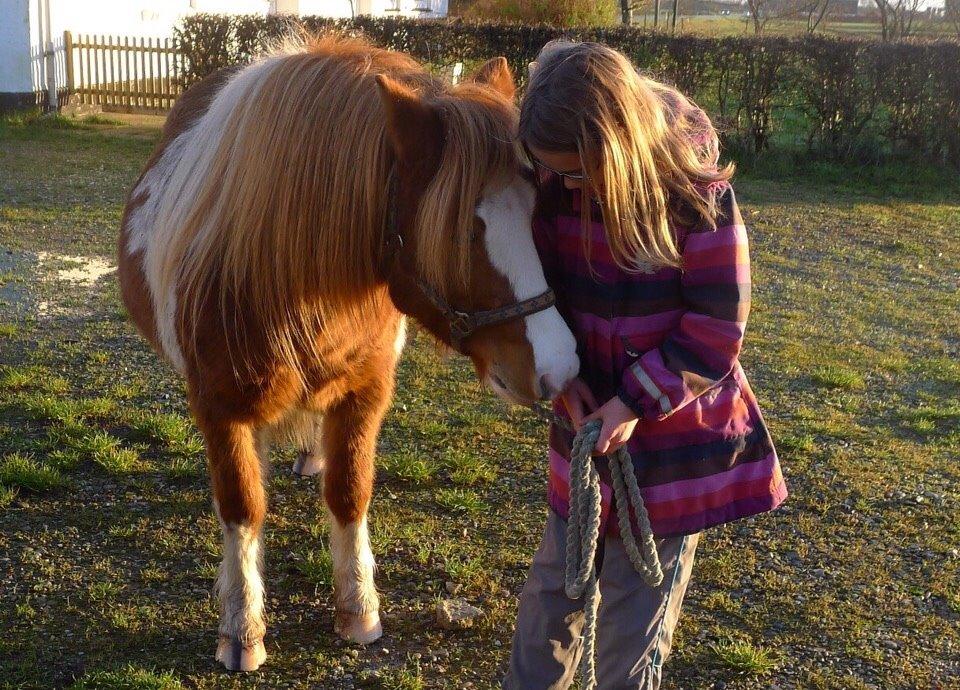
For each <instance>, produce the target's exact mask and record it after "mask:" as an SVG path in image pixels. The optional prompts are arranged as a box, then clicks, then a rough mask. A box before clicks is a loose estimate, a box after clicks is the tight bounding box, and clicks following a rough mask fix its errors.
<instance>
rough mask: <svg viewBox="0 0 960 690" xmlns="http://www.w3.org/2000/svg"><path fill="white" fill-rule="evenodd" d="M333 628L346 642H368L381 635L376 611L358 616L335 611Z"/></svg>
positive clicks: (381, 631)
mask: <svg viewBox="0 0 960 690" xmlns="http://www.w3.org/2000/svg"><path fill="white" fill-rule="evenodd" d="M333 629H334V630H335V631H336V633H337V634H338V635H339V636H340V637H342V638H343V639H344V640H346V641H347V642H355V643H357V644H370V643H371V642H376V641H377V640H379V639H380V637H381V636H382V635H383V626H381V625H380V614H379V613H378V612H377V611H374V612H373V613H367V614H364V615H362V616H359V615H357V614H355V613H345V612H343V611H337V617H336V621H335V622H334V625H333Z"/></svg>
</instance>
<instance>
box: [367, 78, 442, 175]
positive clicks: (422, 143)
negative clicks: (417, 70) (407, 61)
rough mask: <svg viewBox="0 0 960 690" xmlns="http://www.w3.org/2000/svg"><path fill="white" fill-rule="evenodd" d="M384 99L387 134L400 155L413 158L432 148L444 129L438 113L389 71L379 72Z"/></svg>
mask: <svg viewBox="0 0 960 690" xmlns="http://www.w3.org/2000/svg"><path fill="white" fill-rule="evenodd" d="M377 85H378V86H379V87H380V100H381V101H383V108H384V110H385V111H386V114H387V136H389V138H390V143H391V145H392V146H393V149H394V152H395V153H396V154H397V158H399V159H400V160H405V161H411V160H415V159H417V158H418V157H420V156H422V155H423V153H424V151H425V150H429V149H430V148H431V143H433V142H434V138H435V137H440V136H442V131H443V128H442V126H441V124H440V118H439V116H438V115H437V113H436V112H435V111H434V110H433V109H432V108H431V107H430V106H429V105H428V104H426V103H424V102H423V99H421V98H420V96H418V95H417V93H416V92H415V91H413V90H412V89H410V88H408V87H406V86H404V85H403V84H401V83H400V82H398V81H397V80H395V79H391V78H390V77H388V76H387V75H385V74H378V75H377Z"/></svg>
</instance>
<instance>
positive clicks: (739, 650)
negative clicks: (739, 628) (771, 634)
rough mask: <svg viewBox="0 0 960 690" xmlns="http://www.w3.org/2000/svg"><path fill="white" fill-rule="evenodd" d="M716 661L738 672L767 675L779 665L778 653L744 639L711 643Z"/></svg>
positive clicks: (723, 666) (725, 667) (721, 665)
mask: <svg viewBox="0 0 960 690" xmlns="http://www.w3.org/2000/svg"><path fill="white" fill-rule="evenodd" d="M709 649H710V652H711V653H712V654H713V656H714V660H715V663H716V664H717V665H718V666H720V667H721V668H724V669H727V670H730V671H733V672H734V673H737V674H743V675H750V676H766V675H769V674H770V673H772V672H773V671H774V670H775V669H776V668H777V666H778V665H779V663H780V662H779V659H778V657H777V655H776V654H775V653H774V652H772V651H771V650H769V649H767V648H765V647H757V646H754V645H752V644H751V643H749V642H746V641H743V640H731V639H727V640H722V641H720V642H716V643H713V644H711V645H710V648H709Z"/></svg>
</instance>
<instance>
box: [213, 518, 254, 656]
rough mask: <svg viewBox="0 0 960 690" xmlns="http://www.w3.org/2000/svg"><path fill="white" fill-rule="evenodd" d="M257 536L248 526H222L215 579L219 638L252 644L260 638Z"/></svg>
mask: <svg viewBox="0 0 960 690" xmlns="http://www.w3.org/2000/svg"><path fill="white" fill-rule="evenodd" d="M261 562H262V558H261V544H260V534H259V532H257V531H255V530H254V529H253V528H252V527H250V526H248V525H236V524H229V525H224V526H223V562H222V563H221V564H220V573H219V575H218V577H217V592H218V594H219V596H220V611H221V617H220V634H221V635H226V636H229V637H231V638H237V639H239V640H241V641H242V642H243V643H244V644H252V643H254V642H256V641H258V640H260V639H262V638H263V635H264V633H265V632H266V622H265V621H264V617H263V579H262V578H261V576H260V567H261Z"/></svg>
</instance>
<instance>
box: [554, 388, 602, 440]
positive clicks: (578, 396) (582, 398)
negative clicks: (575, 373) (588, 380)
mask: <svg viewBox="0 0 960 690" xmlns="http://www.w3.org/2000/svg"><path fill="white" fill-rule="evenodd" d="M560 400H562V401H563V405H564V407H566V408H567V413H568V414H569V415H570V420H571V421H572V422H573V428H574V429H580V424H582V423H583V417H584V415H586V414H589V413H591V412H593V411H594V410H596V409H597V399H596V398H595V397H593V393H591V392H590V389H589V388H588V387H587V384H585V383H584V382H583V379H581V378H575V379H573V381H571V382H570V383H569V384H567V387H566V388H565V389H564V391H563V392H562V393H561V394H560Z"/></svg>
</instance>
